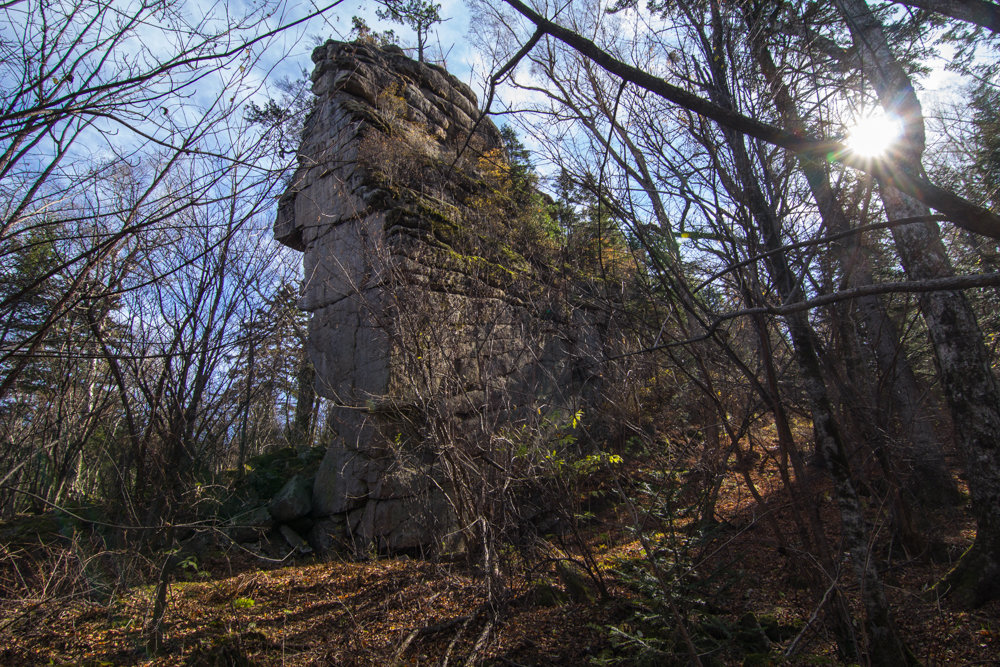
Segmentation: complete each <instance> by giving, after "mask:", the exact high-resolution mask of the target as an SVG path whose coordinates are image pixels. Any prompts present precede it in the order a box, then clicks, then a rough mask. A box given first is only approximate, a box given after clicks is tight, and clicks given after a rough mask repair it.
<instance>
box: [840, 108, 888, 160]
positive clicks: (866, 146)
mask: <svg viewBox="0 0 1000 667" xmlns="http://www.w3.org/2000/svg"><path fill="white" fill-rule="evenodd" d="M902 131H903V126H902V123H901V122H900V121H899V119H898V118H896V117H893V116H887V115H886V114H884V113H881V112H873V113H869V114H866V115H864V116H862V117H861V118H859V119H858V121H857V122H856V123H855V124H854V127H852V128H850V129H849V130H848V132H847V140H846V141H845V142H844V143H846V144H847V147H848V148H849V149H850V150H851V152H852V153H854V154H855V155H857V156H859V157H865V158H877V157H882V156H883V155H885V154H886V153H887V152H888V150H889V149H890V148H891V147H892V145H893V143H895V141H896V139H898V138H899V135H900V134H901V133H902Z"/></svg>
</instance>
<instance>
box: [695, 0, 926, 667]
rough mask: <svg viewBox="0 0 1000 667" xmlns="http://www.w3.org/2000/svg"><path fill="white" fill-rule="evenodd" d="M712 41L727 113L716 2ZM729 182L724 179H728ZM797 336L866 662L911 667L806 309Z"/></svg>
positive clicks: (781, 290)
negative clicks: (860, 612) (855, 593)
mask: <svg viewBox="0 0 1000 667" xmlns="http://www.w3.org/2000/svg"><path fill="white" fill-rule="evenodd" d="M712 19H713V20H712V23H713V26H712V27H713V41H714V43H713V44H712V45H711V47H708V44H707V41H708V40H707V39H706V40H705V41H706V47H708V48H707V49H706V50H707V51H709V55H713V54H714V57H712V58H711V62H710V64H709V69H710V71H711V72H712V78H713V81H712V82H711V86H710V88H711V90H710V93H711V95H712V97H713V100H714V101H715V102H716V103H717V104H719V105H720V106H723V107H725V108H727V109H735V106H736V105H735V103H734V101H733V97H732V94H731V92H730V91H729V89H728V86H727V84H726V81H727V78H726V74H725V71H724V69H723V67H724V62H725V60H724V59H725V55H724V54H725V50H724V48H723V45H722V40H723V32H724V29H723V26H722V21H721V18H720V16H719V14H718V5H716V4H713V5H712ZM720 129H722V133H723V136H724V137H725V140H726V144H727V145H728V146H729V149H730V153H731V155H732V163H733V167H734V169H735V176H736V179H738V183H731V182H730V183H728V184H727V186H728V188H729V189H730V190H731V194H732V195H733V196H734V198H736V199H737V201H741V202H742V203H743V204H744V205H745V206H746V208H747V210H748V211H749V213H750V215H751V216H752V218H753V222H754V223H755V225H756V227H757V230H756V231H757V233H759V235H760V238H761V240H762V241H763V246H764V249H765V250H766V251H767V258H766V259H765V264H766V266H767V269H768V272H769V273H770V275H771V278H772V280H773V282H774V284H775V287H776V288H777V291H778V294H779V295H780V296H781V299H782V301H783V302H784V303H792V302H795V301H798V300H800V299H802V298H803V297H804V292H803V290H802V283H801V280H800V279H799V278H798V276H797V275H796V274H795V272H794V271H793V269H792V267H791V266H790V264H789V263H788V260H787V256H786V253H785V250H784V248H783V243H782V237H781V224H780V222H779V220H778V217H777V214H776V212H775V211H774V209H773V207H772V206H771V205H770V204H769V202H768V201H767V198H766V197H765V196H764V189H763V187H762V184H761V181H760V178H759V177H758V175H757V174H756V173H755V171H754V169H753V163H752V161H751V159H750V155H749V153H748V151H747V148H746V143H745V140H744V137H743V135H742V134H739V133H738V132H735V131H733V130H730V129H727V128H720ZM729 180H730V179H728V178H726V179H724V181H729ZM785 323H786V325H787V326H788V332H789V334H790V336H791V339H792V347H793V349H794V351H795V357H796V361H797V362H798V366H799V369H800V371H801V373H802V379H803V383H804V385H805V390H806V395H807V397H808V399H809V407H810V411H811V412H812V418H813V431H814V433H815V435H816V448H817V451H818V453H819V454H820V456H821V458H822V459H823V460H824V461H825V463H826V465H827V467H828V469H829V471H830V477H831V480H832V482H833V488H834V493H835V495H836V498H837V505H838V508H839V510H840V520H841V535H842V539H843V541H844V544H845V547H846V549H847V551H848V553H849V554H850V556H851V565H852V567H853V568H854V572H855V575H856V576H857V578H858V582H859V584H860V587H861V596H862V602H863V604H864V607H865V612H866V619H865V620H866V626H867V629H868V639H869V642H868V647H867V648H868V659H869V660H870V662H871V664H872V665H886V666H889V665H893V666H895V665H909V664H914V663H915V662H916V660H915V659H914V657H913V654H912V653H911V652H910V651H909V649H908V648H907V647H906V644H905V643H904V642H903V640H902V637H900V635H899V631H898V629H897V628H896V624H895V622H894V621H893V619H892V614H891V612H890V610H889V602H888V600H887V599H886V597H885V591H884V589H883V587H882V582H881V580H880V577H879V574H878V571H877V569H876V567H875V562H874V559H873V558H872V554H871V551H870V549H869V545H870V541H869V535H868V528H867V525H866V523H865V518H864V513H863V510H862V505H861V502H860V500H859V498H858V494H857V490H856V489H855V488H854V480H853V476H852V473H851V468H850V464H849V460H848V455H847V447H846V445H845V443H844V439H843V436H842V434H841V431H840V428H839V426H838V424H837V420H836V418H835V417H834V412H833V408H832V405H831V403H830V398H829V394H828V392H827V387H826V382H825V380H824V378H823V372H822V367H821V364H820V360H819V354H818V352H817V347H818V346H817V339H816V335H815V332H814V331H813V329H812V326H811V325H810V323H809V317H808V314H807V313H806V312H805V311H799V312H796V313H791V314H789V315H787V316H786V317H785Z"/></svg>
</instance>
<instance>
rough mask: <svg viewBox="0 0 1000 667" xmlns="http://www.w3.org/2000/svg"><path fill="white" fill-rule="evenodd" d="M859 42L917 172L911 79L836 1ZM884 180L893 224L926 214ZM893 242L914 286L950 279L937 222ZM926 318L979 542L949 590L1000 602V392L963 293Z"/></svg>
mask: <svg viewBox="0 0 1000 667" xmlns="http://www.w3.org/2000/svg"><path fill="white" fill-rule="evenodd" d="M836 3H837V6H838V8H839V9H840V11H841V14H842V15H843V16H844V19H845V20H846V22H847V24H848V26H849V27H850V29H851V34H852V35H853V37H854V41H855V44H856V45H857V47H858V49H859V50H860V53H861V54H862V56H863V57H862V59H861V60H862V62H863V63H865V64H866V66H865V74H866V75H867V76H868V78H869V79H870V80H871V82H872V84H873V85H874V87H875V90H876V92H877V93H878V96H879V100H880V101H881V103H882V106H883V107H884V108H885V110H886V112H887V113H891V114H897V115H898V116H899V117H900V118H902V119H903V136H902V138H901V139H900V142H899V143H900V146H899V149H898V151H897V153H898V155H897V157H898V160H899V161H900V162H901V163H902V164H903V165H904V167H907V168H909V169H910V170H911V171H915V170H916V171H919V170H920V168H921V167H920V161H921V158H922V155H923V150H924V130H923V113H922V110H921V108H920V103H919V101H918V100H917V98H916V94H915V93H914V91H913V86H912V84H911V83H910V80H909V77H908V76H907V75H906V72H905V71H904V70H903V68H902V66H901V65H900V64H899V62H898V61H897V60H896V59H895V56H894V55H893V54H892V51H891V50H890V49H889V46H888V41H887V40H886V38H885V33H884V32H883V31H882V27H881V25H880V24H879V22H878V20H877V19H876V18H875V16H874V15H873V14H872V12H871V10H870V9H869V7H868V5H867V4H865V2H864V1H863V0H836ZM884 171H885V172H886V174H887V176H886V177H885V178H882V179H880V182H879V185H880V187H881V194H882V202H883V205H884V206H885V211H886V215H888V216H889V218H890V219H900V218H908V217H913V216H926V215H928V213H929V211H928V210H927V207H926V206H925V205H923V204H921V203H920V202H917V201H916V200H914V199H912V198H910V197H908V196H906V195H904V194H902V193H901V192H899V191H898V190H897V189H896V187H895V185H896V184H895V183H894V182H892V180H891V177H890V176H889V175H888V174H891V173H892V170H891V169H886V170H884ZM893 239H894V240H895V242H896V248H897V250H898V251H899V256H900V259H901V260H902V263H903V268H904V270H905V271H906V274H907V276H908V277H909V278H910V279H912V280H924V279H927V278H940V277H945V276H950V275H952V274H953V272H952V268H951V263H950V262H949V260H948V256H947V253H946V251H945V248H944V244H943V243H942V242H941V235H940V230H939V229H938V227H937V224H936V223H933V222H927V221H925V222H921V223H915V224H908V225H901V226H897V227H894V228H893ZM920 306H921V312H922V314H923V317H924V321H925V322H926V324H927V331H928V334H929V336H930V339H931V343H932V345H933V347H934V357H935V360H936V362H937V366H938V372H939V375H940V380H941V388H942V390H943V392H944V395H945V398H946V400H947V402H948V408H949V410H950V411H951V416H952V422H953V424H954V428H955V435H956V441H957V442H958V445H959V449H960V450H961V452H962V455H963V457H964V459H965V468H966V474H967V475H968V482H969V492H970V495H971V498H972V513H973V515H974V516H975V518H976V528H977V530H976V540H975V542H974V543H973V545H972V547H971V548H970V549H969V550H968V551H967V552H966V553H965V555H963V556H962V559H961V560H960V561H959V563H958V566H957V567H956V568H955V569H954V570H953V571H952V572H951V573H950V574H949V575H948V577H947V578H946V579H945V581H944V582H943V583H944V590H945V591H946V592H950V593H951V594H952V595H953V596H954V597H955V599H956V600H957V601H958V602H959V603H960V604H964V605H969V606H976V605H979V604H982V603H984V602H987V601H989V600H992V599H995V598H997V597H1000V450H998V447H997V445H998V443H997V440H998V438H1000V391H998V387H997V382H996V378H995V377H994V376H993V372H992V370H991V369H990V360H989V354H988V352H987V350H986V345H985V344H984V342H983V336H982V332H981V331H980V329H979V324H978V322H977V321H976V318H975V315H974V314H973V312H972V309H971V308H970V307H969V304H968V302H967V301H966V299H965V295H964V294H963V293H961V292H951V291H943V292H930V293H925V294H923V295H922V296H921V298H920Z"/></svg>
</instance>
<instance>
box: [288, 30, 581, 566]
mask: <svg viewBox="0 0 1000 667" xmlns="http://www.w3.org/2000/svg"><path fill="white" fill-rule="evenodd" d="M313 61H314V62H315V64H316V67H315V71H314V73H313V75H312V80H313V91H314V93H315V94H316V95H317V104H316V107H315V110H314V111H313V112H312V114H311V115H310V117H309V118H308V120H307V122H306V129H305V134H304V139H303V143H302V146H301V149H300V154H299V167H298V170H297V172H296V174H295V177H294V180H293V183H292V185H291V187H290V188H289V190H288V191H287V192H286V194H285V195H284V196H283V197H282V200H281V201H280V203H279V211H278V219H277V221H276V223H275V227H274V229H275V236H276V238H278V240H280V241H281V242H282V243H285V244H286V245H289V246H291V247H293V248H295V249H297V250H300V251H302V252H303V253H304V259H303V264H304V269H305V285H304V289H303V293H302V297H301V300H300V306H301V307H302V308H303V309H305V310H307V311H309V312H310V313H311V314H312V317H311V318H310V330H309V342H308V351H309V354H310V356H311V358H312V360H313V362H314V364H315V366H316V371H317V390H318V391H319V392H320V393H321V394H322V395H323V396H326V397H327V398H329V399H331V401H332V402H333V405H334V407H333V409H332V410H331V413H330V419H332V420H333V425H334V427H335V429H336V437H335V439H334V441H333V442H332V444H331V445H330V447H329V450H328V451H327V453H326V456H325V458H324V459H323V461H322V464H321V466H320V469H319V471H318V472H317V475H316V481H315V484H314V487H313V514H314V515H315V517H316V518H317V519H318V522H317V523H316V526H315V528H314V530H313V534H312V536H311V537H312V541H313V542H314V543H317V544H318V545H319V546H321V547H322V546H324V545H326V544H328V543H329V542H330V541H331V540H338V539H347V540H350V541H353V542H354V543H355V544H356V545H358V546H361V547H368V546H369V545H375V546H376V547H377V548H380V549H388V550H398V549H416V548H421V549H423V548H432V549H440V548H442V546H443V547H444V548H446V549H450V548H456V547H460V546H461V545H459V544H457V543H453V542H455V540H456V539H457V537H456V536H458V535H459V534H460V533H458V532H456V531H454V530H453V529H454V527H455V526H459V525H463V524H466V525H467V524H468V522H470V521H475V519H476V516H475V514H476V512H475V510H474V509H473V506H474V505H475V504H476V501H475V499H474V498H473V497H472V496H474V495H476V494H477V493H478V494H480V495H482V491H483V489H482V488H478V487H481V485H482V484H483V483H484V482H485V481H488V480H486V477H485V476H484V478H483V479H481V480H479V481H472V482H470V481H469V479H468V478H469V471H470V470H471V469H472V468H470V467H469V466H471V465H472V462H474V461H480V462H481V461H482V460H487V461H489V464H491V465H493V466H496V467H500V468H503V467H508V468H510V469H513V467H516V466H513V464H512V463H511V461H512V460H513V459H511V457H512V456H513V454H511V453H510V452H507V453H506V455H503V456H502V454H503V452H499V453H498V452H497V451H495V444H496V442H498V441H500V440H502V439H503V438H504V437H506V436H505V435H504V434H509V433H511V432H513V430H514V429H516V428H518V427H519V425H520V426H523V425H524V424H525V423H526V419H527V417H526V415H532V416H534V415H545V414H554V413H555V414H572V413H574V412H575V411H576V410H578V409H579V408H580V407H582V405H583V403H584V402H585V401H586V400H588V397H592V396H593V395H595V391H596V378H597V374H596V371H595V369H596V368H597V366H596V364H595V363H594V362H595V359H596V357H597V355H598V353H599V350H600V347H601V340H600V336H599V331H600V327H599V326H597V325H596V324H595V323H594V318H593V317H591V316H589V315H587V314H586V313H585V311H584V310H583V309H579V308H575V309H574V308H569V307H567V306H566V305H565V304H566V303H567V301H566V298H565V297H566V289H567V288H566V283H565V281H563V280H562V279H561V278H560V277H559V276H558V275H557V272H555V271H554V270H553V269H552V268H551V266H550V264H551V262H552V261H553V255H552V253H551V252H549V251H547V250H546V248H547V245H546V244H547V241H546V238H545V235H544V233H543V232H542V231H540V230H539V229H538V226H537V225H534V224H533V223H532V217H531V216H532V215H535V212H532V211H528V210H525V209H526V208H530V207H529V206H526V205H525V201H526V200H525V199H524V198H523V197H521V198H520V199H519V198H518V197H516V196H512V193H511V192H510V191H509V190H510V189H511V187H512V186H511V180H510V178H509V167H508V166H507V164H506V162H505V160H504V158H503V154H502V150H501V144H502V142H501V138H500V134H499V132H498V131H497V129H496V127H495V126H494V125H493V124H492V123H491V122H490V121H489V120H484V121H483V122H481V123H479V124H477V123H476V119H477V118H478V111H477V101H476V98H475V95H474V94H473V93H472V91H471V90H469V88H468V87H467V86H465V85H463V84H462V83H460V82H459V81H458V80H457V79H455V78H454V77H452V76H451V75H449V74H448V73H447V72H445V71H444V70H443V69H441V68H439V67H436V66H433V65H426V64H421V63H417V62H414V61H412V60H410V59H409V58H407V57H405V56H404V55H403V54H402V52H401V51H399V50H395V51H393V50H382V49H378V48H375V47H373V46H369V45H359V44H345V43H338V42H332V41H331V42H327V43H326V44H325V45H323V46H321V47H319V48H317V49H316V50H315V51H314V53H313ZM514 194H516V193H514ZM547 253H548V254H547ZM507 440H510V438H507ZM504 456H506V458H505V457H504ZM498 457H499V458H498ZM504 461H506V463H505V462H504ZM476 465H479V464H476ZM475 469H476V470H479V468H475ZM484 475H485V473H484ZM494 476H495V475H494ZM463 479H464V480H466V481H464V482H461V483H459V482H456V480H463ZM473 487H477V488H473ZM450 542H452V543H450Z"/></svg>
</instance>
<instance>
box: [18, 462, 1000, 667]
mask: <svg viewBox="0 0 1000 667" xmlns="http://www.w3.org/2000/svg"><path fill="white" fill-rule="evenodd" d="M752 477H753V479H754V482H755V485H756V486H757V488H758V490H759V492H760V494H761V495H762V496H764V498H765V499H766V502H765V504H764V505H763V506H761V505H760V504H758V503H757V502H756V501H755V500H754V499H753V498H752V497H751V496H750V494H749V493H748V491H747V486H746V483H745V481H744V479H743V478H742V477H741V476H739V475H736V474H733V475H732V476H731V477H729V478H727V479H726V481H725V483H724V484H723V487H722V491H721V495H720V499H719V503H718V506H717V508H716V516H717V517H719V518H720V519H721V522H720V523H719V524H718V525H717V526H716V527H715V529H714V530H713V531H711V533H712V534H711V535H710V536H709V537H705V538H701V539H699V540H697V543H696V544H695V545H694V546H692V547H691V548H690V550H689V551H688V552H687V553H686V556H685V558H686V559H687V560H685V563H686V565H685V567H684V568H683V570H673V571H672V572H673V574H672V575H671V576H672V577H674V581H676V582H677V584H676V591H675V592H674V593H672V595H674V598H673V599H672V602H675V603H676V604H675V605H674V608H675V609H677V608H682V609H684V610H685V611H683V612H682V614H683V616H684V619H685V626H684V627H685V630H684V631H683V632H679V631H678V629H677V628H678V625H677V624H676V623H674V622H673V619H674V618H676V616H673V615H672V612H669V611H668V609H669V608H670V604H669V602H666V601H664V600H663V598H662V596H660V599H659V604H657V603H656V602H655V599H656V598H655V593H654V594H650V593H649V591H648V587H647V588H643V585H642V584H641V579H642V578H641V576H637V575H636V572H640V573H641V572H648V571H649V569H648V567H646V566H645V565H643V564H644V563H645V560H644V558H643V547H642V545H640V543H639V542H638V541H636V540H634V539H632V538H631V537H630V534H629V533H627V532H625V531H623V530H622V528H621V527H622V526H623V525H625V523H626V521H627V515H628V508H626V507H622V506H610V507H605V508H603V509H602V510H601V511H600V512H598V513H597V514H596V516H591V517H590V518H589V522H588V523H587V525H586V537H585V543H586V549H588V550H589V551H590V554H591V555H592V556H593V559H594V561H595V562H596V563H597V564H598V569H599V571H600V576H601V578H602V579H603V581H604V583H605V585H606V588H607V591H608V596H606V597H600V596H594V597H593V598H592V599H590V598H588V596H587V595H586V594H580V593H579V591H573V590H566V586H565V583H567V582H566V580H565V579H563V580H560V578H559V577H558V576H557V575H556V574H555V573H554V572H553V565H554V563H555V560H550V561H549V562H548V564H547V565H545V566H542V567H540V568H535V569H534V571H533V572H530V573H528V572H526V573H522V574H520V575H518V576H513V577H510V578H509V579H508V580H507V584H508V586H509V594H508V595H507V596H506V603H505V604H504V605H503V608H502V609H500V610H496V609H494V608H492V607H490V606H489V605H488V604H487V600H488V595H487V590H486V588H485V583H484V578H483V577H481V576H477V573H476V572H475V571H474V570H470V569H469V568H468V567H464V566H461V565H458V564H453V563H451V564H450V563H433V562H428V561H424V560H419V559H412V558H379V559H371V560H364V561H349V560H335V561H327V562H317V561H306V560H300V561H298V562H295V563H294V564H283V565H278V566H269V567H268V568H267V569H261V564H260V561H258V560H255V559H252V558H250V557H248V556H246V555H235V556H234V555H230V556H229V557H226V558H224V559H219V560H218V561H217V562H207V563H203V564H201V565H200V566H199V568H194V569H189V570H187V571H186V575H185V578H188V579H191V580H190V581H177V582H175V583H173V584H172V585H171V587H170V590H169V595H168V607H167V612H166V615H165V618H164V626H163V627H164V648H163V650H162V652H161V653H160V654H159V656H157V657H150V656H149V655H148V654H147V652H146V649H145V642H144V637H145V634H144V626H145V625H146V623H147V622H148V619H149V617H150V613H151V609H152V606H153V605H152V600H153V590H154V587H153V586H140V587H135V588H131V589H129V590H127V591H126V592H124V593H120V594H118V595H116V596H114V598H113V599H111V600H107V601H104V602H101V601H98V600H95V599H94V598H93V596H85V595H79V596H60V595H56V594H48V595H47V594H46V592H45V591H44V590H41V591H38V592H37V593H36V594H35V595H34V596H28V595H23V596H22V597H20V598H19V599H12V598H11V597H9V596H8V595H7V594H4V598H6V599H3V600H0V604H2V606H0V664H4V665H7V664H11V665H42V664H55V665H68V664H73V665H94V666H96V665H119V664H123V665H124V664H148V665H313V664H319V665H372V664H386V665H396V664H399V665H432V664H433V665H440V664H466V663H467V662H468V661H469V656H474V660H473V661H472V663H474V664H492V665H581V664H622V665H630V664H651V665H658V664H690V663H691V662H693V661H692V660H691V659H690V656H689V654H688V653H686V649H685V648H684V647H686V646H688V643H687V642H688V640H690V641H691V644H692V645H694V646H695V647H696V650H697V651H699V652H702V653H703V658H704V663H705V664H748V665H749V664H796V665H797V664H838V662H839V661H838V659H837V657H836V653H835V650H834V645H833V642H832V641H831V639H830V637H829V636H827V635H826V634H825V633H824V631H823V630H822V628H821V623H820V622H818V621H816V619H815V618H813V617H814V615H815V613H814V609H815V606H816V596H815V593H814V592H811V590H810V589H809V587H807V586H806V585H805V583H804V582H802V581H798V580H796V575H795V574H794V572H793V570H792V568H790V567H788V562H786V555H782V550H781V549H779V548H778V547H779V545H778V544H777V540H776V532H775V531H793V530H795V528H794V524H793V523H792V518H791V513H790V503H789V502H788V499H787V496H786V495H785V494H784V493H783V492H781V491H780V490H779V489H780V483H779V481H778V480H777V477H776V475H775V474H773V471H769V470H767V469H766V466H763V467H760V468H755V470H754V471H753V472H752ZM810 492H811V493H812V494H813V495H814V496H815V498H816V499H817V501H818V502H819V503H820V504H821V514H822V515H823V518H824V523H825V524H826V525H829V526H836V516H835V508H834V507H833V501H832V500H830V498H829V492H828V488H827V487H826V485H825V482H823V481H822V480H821V479H817V480H812V481H811V482H810ZM948 525H949V526H950V532H949V534H948V535H947V536H946V538H945V539H946V540H949V541H951V543H952V547H953V550H952V552H953V553H960V552H961V549H962V548H963V547H964V546H965V545H967V544H968V543H969V541H970V539H971V536H972V532H971V531H972V526H971V524H970V523H969V521H968V520H967V519H965V518H960V517H952V518H951V520H950V523H949V524H948ZM834 543H835V542H834ZM692 544H694V541H692ZM0 546H2V547H3V548H4V549H5V550H7V551H8V555H9V553H10V548H11V547H10V546H9V545H0ZM553 549H554V551H555V552H556V553H559V554H563V555H565V554H567V553H570V552H569V551H561V550H559V549H556V548H555V547H553ZM570 555H573V556H578V555H579V553H576V554H572V553H570ZM888 555H891V554H888ZM73 557H74V556H73V554H67V555H66V558H67V559H71V558H73ZM887 560H888V562H889V565H888V567H887V568H886V570H885V571H884V573H883V575H884V581H885V584H886V590H887V594H888V596H889V598H890V600H891V602H892V603H893V608H894V609H895V612H896V614H897V616H896V620H897V623H898V625H899V627H900V628H901V631H902V633H903V635H904V637H905V639H906V641H907V642H908V644H909V646H910V647H911V649H912V650H913V652H914V654H915V655H916V657H917V658H918V659H919V660H920V661H921V662H922V663H924V664H927V665H996V664H1000V603H997V602H995V603H991V604H989V605H986V606H984V607H982V608H980V609H977V610H974V611H968V610H960V609H955V608H953V607H951V606H950V605H949V604H948V603H947V601H939V600H935V599H933V598H932V596H930V595H929V594H928V593H927V592H926V591H927V589H928V587H929V585H930V584H932V583H933V582H935V581H937V580H938V579H939V578H940V577H941V576H942V575H943V574H944V573H945V572H946V571H947V569H948V564H947V563H932V562H929V561H927V560H924V559H906V558H900V557H897V558H894V559H887ZM36 562H37V563H38V564H39V566H41V563H42V562H43V561H42V560H38V561H36ZM630 566H632V567H630ZM847 569H849V568H847ZM529 575H530V576H529ZM647 579H648V577H647ZM851 581H852V577H851V576H850V573H849V572H847V573H845V575H844V576H843V577H842V578H841V580H840V584H841V587H842V590H843V591H844V592H845V594H846V597H847V599H848V601H849V603H850V604H851V605H852V606H854V607H855V612H856V617H860V615H861V614H860V609H859V608H857V597H858V596H857V594H856V593H857V592H856V590H853V589H852V585H851ZM570 588H572V586H570ZM650 595H652V596H653V597H650ZM692 609H695V610H696V611H693V612H692V611H691V610H692ZM643 630H645V633H643ZM792 646H794V655H793V656H792V657H790V658H786V657H784V654H785V653H786V652H787V651H788V650H789V648H790V647H792Z"/></svg>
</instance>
